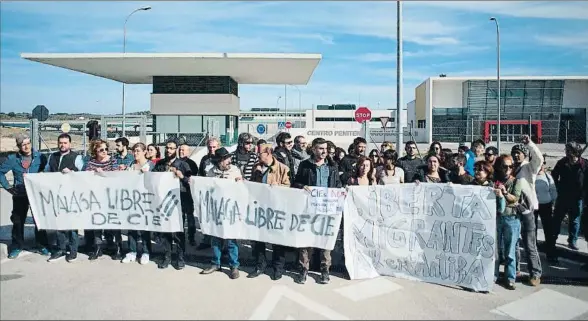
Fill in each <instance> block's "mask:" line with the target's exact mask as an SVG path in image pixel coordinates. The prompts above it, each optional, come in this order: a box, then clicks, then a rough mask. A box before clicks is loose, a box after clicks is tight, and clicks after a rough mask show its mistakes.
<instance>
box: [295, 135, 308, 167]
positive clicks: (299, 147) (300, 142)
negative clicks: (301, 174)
mask: <svg viewBox="0 0 588 321" xmlns="http://www.w3.org/2000/svg"><path fill="white" fill-rule="evenodd" d="M306 147H307V144H306V138H305V137H304V136H302V135H298V136H296V137H294V148H292V157H294V162H295V163H294V174H292V176H295V175H296V172H297V171H298V166H299V165H300V162H302V161H303V160H306V159H308V158H309V157H310V156H309V155H308V153H307V152H306Z"/></svg>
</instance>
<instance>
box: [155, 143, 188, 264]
mask: <svg viewBox="0 0 588 321" xmlns="http://www.w3.org/2000/svg"><path fill="white" fill-rule="evenodd" d="M177 149H178V144H177V143H176V142H175V141H169V142H167V144H166V145H165V157H164V158H163V159H161V160H159V161H158V162H157V164H155V167H154V168H153V172H173V173H174V174H175V175H176V176H177V177H178V178H179V179H180V201H181V203H182V213H183V214H184V213H186V212H187V211H186V207H192V210H193V208H194V202H193V201H192V195H191V193H190V176H192V172H191V171H190V166H189V165H188V164H187V163H186V162H184V161H182V160H181V159H179V158H178V157H177V156H176V152H177ZM184 215H185V214H184ZM182 221H183V222H185V221H186V218H185V217H184V218H183V220H182ZM162 234H163V235H162V237H163V248H164V257H163V260H162V261H161V262H160V263H159V264H158V267H159V268H160V269H165V268H167V267H168V266H169V265H170V263H171V253H172V244H174V243H175V244H176V245H177V246H178V247H177V252H178V253H177V255H178V262H177V265H176V269H178V270H181V269H183V268H184V267H185V266H186V262H185V261H184V251H185V250H186V236H185V234H184V232H178V233H162Z"/></svg>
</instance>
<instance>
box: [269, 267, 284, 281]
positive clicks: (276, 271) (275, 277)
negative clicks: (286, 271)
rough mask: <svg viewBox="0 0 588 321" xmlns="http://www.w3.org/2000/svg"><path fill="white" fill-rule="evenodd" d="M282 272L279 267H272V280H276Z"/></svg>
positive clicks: (280, 276)
mask: <svg viewBox="0 0 588 321" xmlns="http://www.w3.org/2000/svg"><path fill="white" fill-rule="evenodd" d="M282 275H283V272H282V270H281V269H276V268H274V273H273V274H272V280H274V281H277V280H279V279H281V278H282Z"/></svg>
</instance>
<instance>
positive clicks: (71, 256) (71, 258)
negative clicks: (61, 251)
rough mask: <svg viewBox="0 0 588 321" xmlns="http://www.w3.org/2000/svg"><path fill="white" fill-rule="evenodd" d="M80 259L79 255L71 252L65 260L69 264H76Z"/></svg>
mask: <svg viewBox="0 0 588 321" xmlns="http://www.w3.org/2000/svg"><path fill="white" fill-rule="evenodd" d="M77 259H78V253H76V252H70V253H69V254H67V255H66V256H65V260H66V261H67V262H69V263H72V262H75V261H76V260H77Z"/></svg>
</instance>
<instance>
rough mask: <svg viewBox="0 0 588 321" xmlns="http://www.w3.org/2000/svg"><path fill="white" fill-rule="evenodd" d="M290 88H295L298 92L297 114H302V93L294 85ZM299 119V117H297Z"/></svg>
mask: <svg viewBox="0 0 588 321" xmlns="http://www.w3.org/2000/svg"><path fill="white" fill-rule="evenodd" d="M291 86H292V87H294V88H296V90H298V114H302V92H301V91H300V88H298V86H296V85H291ZM298 117H300V116H298Z"/></svg>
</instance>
